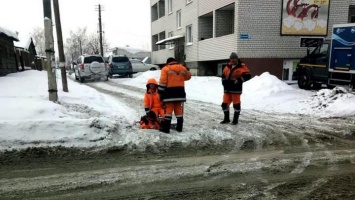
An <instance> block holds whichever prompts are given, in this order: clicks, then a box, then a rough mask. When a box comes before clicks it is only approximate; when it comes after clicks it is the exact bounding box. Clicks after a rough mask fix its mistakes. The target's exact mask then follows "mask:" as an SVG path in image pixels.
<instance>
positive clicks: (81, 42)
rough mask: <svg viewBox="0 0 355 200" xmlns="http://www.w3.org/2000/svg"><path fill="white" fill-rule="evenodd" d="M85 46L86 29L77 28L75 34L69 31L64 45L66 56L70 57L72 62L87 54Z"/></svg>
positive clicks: (86, 42)
mask: <svg viewBox="0 0 355 200" xmlns="http://www.w3.org/2000/svg"><path fill="white" fill-rule="evenodd" d="M87 44H88V39H87V35H86V27H85V28H78V29H77V30H76V31H75V32H73V31H70V36H69V38H68V39H67V40H66V44H65V45H64V46H65V49H66V55H67V56H69V57H71V60H74V59H76V58H77V57H79V56H80V55H82V54H84V53H88V52H87V46H88V45H87Z"/></svg>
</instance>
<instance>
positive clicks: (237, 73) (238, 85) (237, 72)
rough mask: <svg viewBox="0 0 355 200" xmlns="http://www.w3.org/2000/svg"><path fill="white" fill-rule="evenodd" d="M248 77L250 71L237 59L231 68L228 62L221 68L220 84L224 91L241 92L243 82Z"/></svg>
mask: <svg viewBox="0 0 355 200" xmlns="http://www.w3.org/2000/svg"><path fill="white" fill-rule="evenodd" d="M249 79H250V71H249V69H248V67H247V65H246V64H245V63H243V62H242V61H240V60H239V62H238V64H237V65H236V66H235V67H234V68H233V67H232V64H231V63H230V62H229V63H228V64H227V65H226V66H225V67H224V69H223V74H222V84H223V89H224V92H225V93H232V94H233V93H234V94H241V93H242V91H243V82H245V81H247V80H249Z"/></svg>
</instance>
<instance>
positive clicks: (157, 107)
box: [140, 78, 164, 129]
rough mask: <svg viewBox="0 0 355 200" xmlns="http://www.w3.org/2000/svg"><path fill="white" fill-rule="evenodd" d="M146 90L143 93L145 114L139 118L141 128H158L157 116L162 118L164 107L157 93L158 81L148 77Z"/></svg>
mask: <svg viewBox="0 0 355 200" xmlns="http://www.w3.org/2000/svg"><path fill="white" fill-rule="evenodd" d="M146 87H147V92H146V93H145V94H144V98H143V105H144V111H145V112H146V115H145V116H143V117H142V119H141V122H140V124H141V128H153V129H159V128H160V122H159V118H164V109H163V108H162V103H161V101H160V98H159V94H158V82H157V81H156V80H155V79H154V78H150V79H148V81H147V84H146Z"/></svg>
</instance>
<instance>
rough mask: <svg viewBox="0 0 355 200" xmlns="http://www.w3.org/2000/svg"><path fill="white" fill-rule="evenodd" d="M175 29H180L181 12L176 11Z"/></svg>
mask: <svg viewBox="0 0 355 200" xmlns="http://www.w3.org/2000/svg"><path fill="white" fill-rule="evenodd" d="M176 27H177V29H181V10H178V11H176Z"/></svg>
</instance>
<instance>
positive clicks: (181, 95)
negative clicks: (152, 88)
mask: <svg viewBox="0 0 355 200" xmlns="http://www.w3.org/2000/svg"><path fill="white" fill-rule="evenodd" d="M190 79H191V73H190V71H189V70H188V69H187V68H186V67H185V66H183V65H181V64H179V63H177V62H175V61H173V62H170V63H168V64H167V65H165V66H164V67H163V69H162V70H161V74H160V80H159V87H158V90H159V94H160V97H161V99H162V101H163V102H177V101H186V93H185V81H187V80H190Z"/></svg>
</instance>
